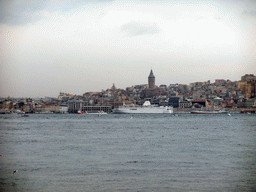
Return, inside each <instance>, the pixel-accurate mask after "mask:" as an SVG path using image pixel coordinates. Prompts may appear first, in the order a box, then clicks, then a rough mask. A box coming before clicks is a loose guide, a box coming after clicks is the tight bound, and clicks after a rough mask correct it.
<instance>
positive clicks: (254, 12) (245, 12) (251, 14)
mask: <svg viewBox="0 0 256 192" xmlns="http://www.w3.org/2000/svg"><path fill="white" fill-rule="evenodd" d="M243 14H244V15H250V16H256V10H250V11H248V10H246V11H244V12H243Z"/></svg>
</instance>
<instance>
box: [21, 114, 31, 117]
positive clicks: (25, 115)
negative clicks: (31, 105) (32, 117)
mask: <svg viewBox="0 0 256 192" xmlns="http://www.w3.org/2000/svg"><path fill="white" fill-rule="evenodd" d="M21 117H29V115H28V114H22V115H21Z"/></svg>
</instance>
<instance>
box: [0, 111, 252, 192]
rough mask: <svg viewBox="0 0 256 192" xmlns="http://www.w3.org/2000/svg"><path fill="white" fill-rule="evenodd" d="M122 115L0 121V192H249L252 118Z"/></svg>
mask: <svg viewBox="0 0 256 192" xmlns="http://www.w3.org/2000/svg"><path fill="white" fill-rule="evenodd" d="M130 117H131V116H130V115H113V114H108V115H103V116H100V117H98V116H96V115H75V114H63V115H60V114H49V115H41V114H32V115H30V116H29V117H27V118H24V117H20V116H19V115H16V114H15V115H1V116H0V154H1V156H0V191H26V192H27V191H28V192H29V191H97V192H101V191H256V165H255V163H256V115H254V114H251V115H245V114H233V115H232V116H228V115H191V114H182V115H179V116H174V115H169V114H164V115H134V117H133V119H131V118H130ZM15 169H18V172H17V173H15V174H13V170H15Z"/></svg>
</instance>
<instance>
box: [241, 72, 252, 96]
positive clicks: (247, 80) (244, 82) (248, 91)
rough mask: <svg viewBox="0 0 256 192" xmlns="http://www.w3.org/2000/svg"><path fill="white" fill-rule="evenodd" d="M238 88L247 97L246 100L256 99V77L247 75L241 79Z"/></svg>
mask: <svg viewBox="0 0 256 192" xmlns="http://www.w3.org/2000/svg"><path fill="white" fill-rule="evenodd" d="M237 86H238V88H239V89H240V90H241V91H242V93H243V94H244V95H245V96H244V97H245V98H254V97H256V76H254V75H252V74H250V75H248V74H246V75H244V76H242V77H241V81H239V82H238V83H237Z"/></svg>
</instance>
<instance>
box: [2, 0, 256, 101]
mask: <svg viewBox="0 0 256 192" xmlns="http://www.w3.org/2000/svg"><path fill="white" fill-rule="evenodd" d="M151 68H152V69H153V72H154V75H155V77H156V85H160V84H166V85H169V84H171V83H180V84H189V83H192V82H198V81H207V80H211V82H213V81H214V80H215V79H230V80H232V81H235V80H240V78H241V76H243V75H244V74H247V73H249V74H254V75H256V73H255V71H256V1H254V0H251V1H249V0H240V1H239V0H208V1H207V0H202V1H200V0H194V1H193V0H192V1H189V0H186V1H185V0H184V1H182V0H113V1H111V0H45V1H41V0H40V1H39V0H38V1H37V0H8V1H6V0H3V1H0V96H2V97H5V96H11V97H44V96H53V97H57V96H58V94H59V92H60V91H62V92H67V93H71V94H78V95H79V94H80V95H81V94H83V93H85V92H87V91H101V90H102V89H107V88H110V87H111V86H112V85H113V83H115V85H116V87H117V88H125V87H129V86H132V85H138V84H146V83H147V78H148V75H149V73H150V70H151Z"/></svg>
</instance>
